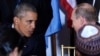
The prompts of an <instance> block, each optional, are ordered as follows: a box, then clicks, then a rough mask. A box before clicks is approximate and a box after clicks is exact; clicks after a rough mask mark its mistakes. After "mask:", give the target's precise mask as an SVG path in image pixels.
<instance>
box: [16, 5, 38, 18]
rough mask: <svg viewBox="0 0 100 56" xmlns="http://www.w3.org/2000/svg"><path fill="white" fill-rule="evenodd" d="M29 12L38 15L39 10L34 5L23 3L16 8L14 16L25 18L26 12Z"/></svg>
mask: <svg viewBox="0 0 100 56" xmlns="http://www.w3.org/2000/svg"><path fill="white" fill-rule="evenodd" d="M27 11H32V12H35V13H37V10H36V8H35V7H34V6H33V5H31V4H28V3H21V4H19V5H17V7H16V8H15V10H14V16H16V17H23V16H24V14H25V12H27Z"/></svg>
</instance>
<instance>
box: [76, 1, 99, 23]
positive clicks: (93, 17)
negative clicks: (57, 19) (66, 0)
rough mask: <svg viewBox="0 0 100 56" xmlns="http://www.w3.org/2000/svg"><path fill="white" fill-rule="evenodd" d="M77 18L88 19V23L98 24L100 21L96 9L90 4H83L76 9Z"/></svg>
mask: <svg viewBox="0 0 100 56" xmlns="http://www.w3.org/2000/svg"><path fill="white" fill-rule="evenodd" d="M75 14H76V16H77V17H78V16H82V17H84V18H85V19H86V21H88V22H91V21H94V22H96V21H97V20H98V18H97V14H96V10H95V8H94V7H93V6H92V5H90V4H88V3H81V4H79V5H78V6H77V7H76V10H75Z"/></svg>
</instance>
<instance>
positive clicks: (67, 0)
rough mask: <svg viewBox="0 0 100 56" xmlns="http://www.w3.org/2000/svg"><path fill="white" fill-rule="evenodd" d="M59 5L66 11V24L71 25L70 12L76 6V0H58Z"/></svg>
mask: <svg viewBox="0 0 100 56" xmlns="http://www.w3.org/2000/svg"><path fill="white" fill-rule="evenodd" d="M60 5H61V7H62V8H63V9H64V11H65V12H66V17H67V26H68V27H71V25H72V20H71V13H72V10H73V8H74V7H75V6H76V0H60Z"/></svg>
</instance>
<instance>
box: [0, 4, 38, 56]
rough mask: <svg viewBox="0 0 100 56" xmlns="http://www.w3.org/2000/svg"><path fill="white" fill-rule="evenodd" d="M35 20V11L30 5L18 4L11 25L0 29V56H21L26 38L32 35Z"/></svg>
mask: <svg viewBox="0 0 100 56" xmlns="http://www.w3.org/2000/svg"><path fill="white" fill-rule="evenodd" d="M36 20H37V11H36V8H35V7H34V6H31V5H30V4H26V3H22V4H19V5H18V6H17V7H16V9H15V11H14V17H13V25H12V27H11V26H8V25H2V27H1V28H0V56H21V53H22V51H21V50H22V48H23V47H25V43H26V41H27V38H28V37H30V36H31V35H32V33H33V32H34V29H35V22H36Z"/></svg>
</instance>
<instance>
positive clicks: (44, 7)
mask: <svg viewBox="0 0 100 56" xmlns="http://www.w3.org/2000/svg"><path fill="white" fill-rule="evenodd" d="M24 2H25V3H30V4H32V5H34V6H35V7H36V9H37V12H38V20H37V22H36V28H35V31H34V33H33V36H32V37H31V38H30V39H29V41H28V42H27V47H26V48H24V49H23V50H24V53H23V56H24V55H26V56H30V55H31V54H37V56H46V46H45V37H44V34H45V31H46V29H47V27H48V25H49V23H50V21H51V19H52V8H51V0H2V1H0V4H1V5H0V6H1V8H0V12H2V13H0V14H1V16H0V17H1V18H0V20H2V21H1V22H4V23H3V24H6V23H7V22H8V23H9V22H10V23H11V22H12V19H11V18H12V17H13V10H14V9H15V7H16V5H17V4H19V3H24ZM2 15H3V16H2ZM5 21H6V22H5Z"/></svg>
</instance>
